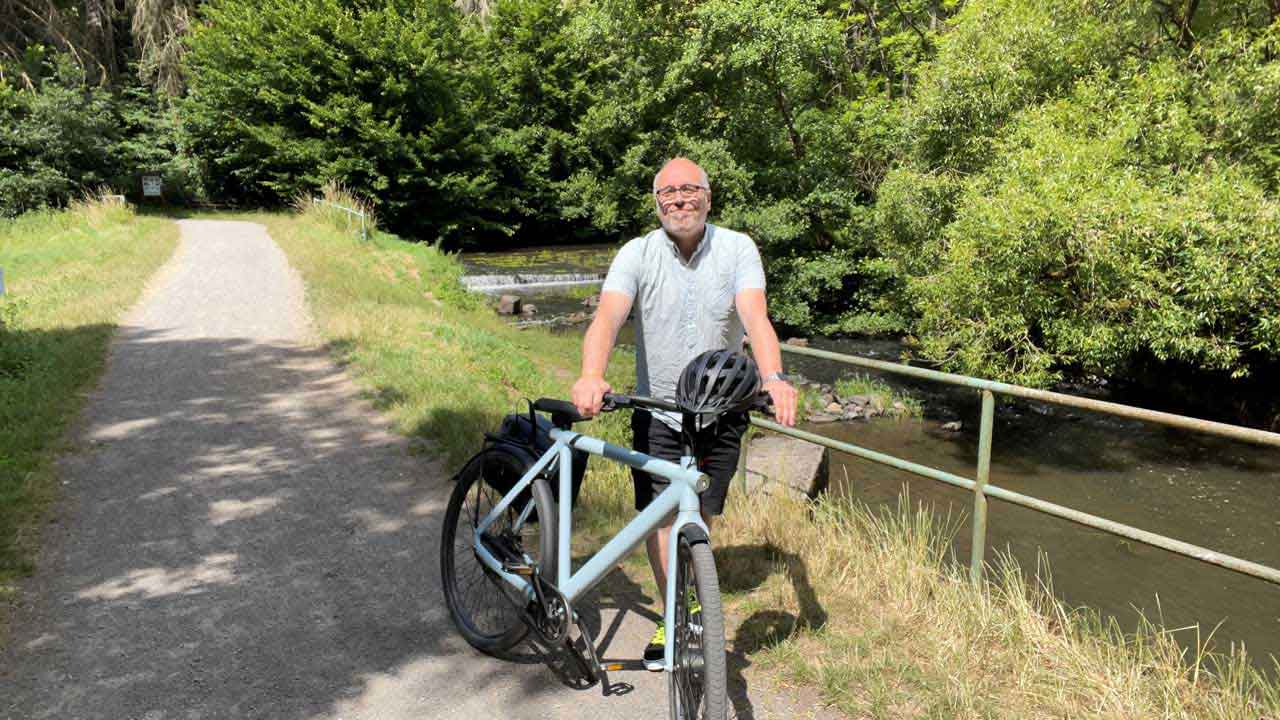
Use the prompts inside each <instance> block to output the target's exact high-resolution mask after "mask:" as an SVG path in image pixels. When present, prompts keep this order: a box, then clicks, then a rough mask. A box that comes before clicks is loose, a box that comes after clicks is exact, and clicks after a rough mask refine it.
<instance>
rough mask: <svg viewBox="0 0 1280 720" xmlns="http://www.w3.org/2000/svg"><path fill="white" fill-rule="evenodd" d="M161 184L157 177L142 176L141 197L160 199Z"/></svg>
mask: <svg viewBox="0 0 1280 720" xmlns="http://www.w3.org/2000/svg"><path fill="white" fill-rule="evenodd" d="M160 191H161V183H160V176H159V175H143V176H142V197H144V198H153V197H154V198H158V197H161V194H160Z"/></svg>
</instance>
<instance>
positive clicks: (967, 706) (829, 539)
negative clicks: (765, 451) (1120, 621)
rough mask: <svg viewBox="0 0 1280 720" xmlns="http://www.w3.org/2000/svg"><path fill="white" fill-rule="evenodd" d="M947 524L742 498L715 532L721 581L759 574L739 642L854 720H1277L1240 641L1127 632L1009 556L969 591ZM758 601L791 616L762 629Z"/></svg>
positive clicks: (907, 512) (1278, 698) (1265, 681)
mask: <svg viewBox="0 0 1280 720" xmlns="http://www.w3.org/2000/svg"><path fill="white" fill-rule="evenodd" d="M954 527H955V526H954V524H952V523H950V522H948V521H947V519H945V518H943V519H941V520H939V518H938V516H937V515H936V514H935V513H934V512H933V510H932V509H930V508H927V507H923V506H919V505H916V506H912V505H911V503H910V501H909V499H908V498H905V497H904V498H903V499H902V500H901V501H900V504H899V506H898V508H897V511H896V512H879V513H877V512H873V511H871V510H869V509H868V508H866V507H865V506H859V505H856V504H853V503H852V502H849V501H845V500H839V499H831V500H828V501H825V502H819V503H808V502H802V501H797V500H793V499H789V498H781V497H766V496H763V495H756V496H752V497H745V498H744V497H738V498H736V499H735V500H734V501H733V502H732V503H731V505H730V507H729V511H728V512H727V514H726V516H725V520H724V522H723V523H722V524H721V525H719V526H718V527H717V530H716V542H717V544H718V547H719V548H720V549H721V550H720V551H719V552H718V555H717V557H720V556H721V555H723V556H724V557H725V559H726V562H722V566H723V567H722V569H721V574H722V576H724V577H729V578H732V577H733V576H734V574H735V573H741V574H743V575H745V576H748V577H750V576H753V575H754V576H760V575H761V574H762V573H763V574H766V575H768V580H766V581H764V582H762V583H761V584H760V586H759V587H757V588H753V589H752V590H751V592H750V595H749V597H742V596H738V597H733V598H731V603H730V606H731V607H736V608H737V609H738V610H737V613H738V615H739V617H738V625H737V627H738V630H737V637H736V638H735V643H737V644H738V645H739V646H740V647H743V648H748V649H750V651H751V654H755V655H757V656H758V659H759V660H760V662H763V663H765V664H767V665H769V666H771V667H774V668H776V669H777V670H779V671H780V672H782V673H783V675H784V676H785V677H786V678H789V679H790V680H792V681H795V682H803V683H811V684H814V685H816V686H817V687H819V688H821V691H822V694H823V698H824V699H825V700H826V701H827V702H828V703H830V704H831V705H833V706H835V707H837V708H839V709H841V710H843V711H844V712H845V713H846V714H848V715H849V716H850V717H859V718H861V717H877V718H918V717H946V718H1135V719H1136V718H1178V719H1181V718H1213V719H1215V720H1216V719H1221V720H1228V719H1229V720H1245V719H1249V720H1261V719H1262V718H1272V719H1274V718H1280V686H1278V685H1277V684H1276V682H1275V680H1274V679H1269V678H1267V677H1266V676H1265V675H1263V674H1262V673H1260V672H1259V671H1258V670H1256V669H1255V668H1254V667H1253V666H1252V665H1251V664H1250V663H1249V662H1248V658H1247V656H1246V655H1245V654H1244V652H1243V651H1242V650H1240V649H1238V648H1235V649H1232V651H1231V652H1229V653H1227V654H1214V653H1210V652H1208V651H1207V650H1205V649H1204V643H1200V644H1199V647H1200V648H1201V649H1200V650H1199V651H1196V652H1187V651H1185V650H1184V649H1183V647H1182V645H1181V644H1179V643H1178V641H1177V639H1176V638H1175V637H1174V633H1175V632H1178V631H1171V630H1166V629H1163V628H1160V627H1158V626H1157V625H1156V624H1154V623H1152V622H1144V623H1143V625H1142V627H1141V628H1140V629H1139V630H1138V632H1137V633H1125V632H1123V631H1122V630H1121V629H1120V627H1119V626H1118V625H1117V624H1116V623H1115V622H1114V621H1109V622H1102V621H1101V620H1100V619H1099V617H1098V615H1097V614H1096V613H1094V612H1091V611H1088V610H1084V609H1071V608H1068V607H1066V606H1064V605H1063V604H1062V603H1060V602H1058V601H1057V600H1055V599H1054V597H1053V594H1052V588H1051V587H1050V586H1049V585H1048V584H1047V581H1044V580H1037V579H1036V578H1035V577H1034V576H1033V577H1028V575H1027V574H1026V573H1024V572H1023V570H1022V569H1021V568H1019V567H1018V565H1017V564H1016V563H1015V562H1013V561H1012V560H1011V559H1009V558H1007V557H1001V558H999V559H998V560H997V562H996V563H995V565H994V567H993V568H992V569H991V573H990V577H989V580H988V582H987V583H985V584H984V585H983V586H981V587H974V586H973V585H972V584H970V582H969V580H968V575H967V572H966V568H964V567H961V566H958V565H956V564H955V563H952V562H949V561H948V556H949V547H950V537H951V535H952V534H953V532H954ZM738 547H751V548H757V549H759V551H758V552H757V553H756V554H754V555H753V554H751V553H742V552H737V551H735V550H734V548H738ZM770 562H772V563H773V564H774V569H773V571H772V572H770V571H769V570H768V569H762V568H760V567H751V565H752V564H753V563H770ZM1038 575H1039V577H1041V578H1047V577H1048V571H1047V569H1045V568H1041V569H1040V572H1039V573H1038ZM730 585H731V586H732V581H730ZM815 602H816V603H817V604H818V605H819V606H820V609H815V608H814V607H806V606H805V605H806V603H807V604H809V605H810V606H812V605H813V604H814V603H815ZM744 608H745V613H744V612H743V609H744ZM754 608H770V609H771V611H772V612H774V613H776V612H778V611H779V610H781V611H783V612H785V613H788V614H789V617H790V621H788V622H782V623H773V624H770V625H767V626H765V630H767V632H765V633H763V634H761V633H760V632H759V628H758V627H757V625H755V624H753V623H752V612H753V609H754ZM815 617H816V618H817V619H818V620H820V622H815V620H814V618H815ZM752 633H755V635H754V636H753V635H752ZM1277 669H1278V670H1280V668H1277Z"/></svg>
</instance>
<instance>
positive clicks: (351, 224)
mask: <svg viewBox="0 0 1280 720" xmlns="http://www.w3.org/2000/svg"><path fill="white" fill-rule="evenodd" d="M317 200H319V201H321V202H316V201H317ZM293 208H294V210H296V211H297V212H298V213H299V214H301V215H303V216H305V217H308V218H313V219H319V220H320V221H321V222H324V223H326V224H328V225H331V226H333V227H335V228H339V229H342V230H346V231H347V232H354V233H357V234H358V233H360V231H361V230H362V229H363V230H364V232H365V233H367V234H368V235H372V234H373V233H374V231H375V230H377V228H378V216H377V213H376V212H374V207H373V203H372V202H371V201H370V200H367V199H365V198H363V197H360V196H359V195H356V194H355V193H354V192H352V191H351V190H348V189H347V188H346V187H345V186H344V185H343V184H342V183H340V182H338V181H336V180H330V181H329V182H326V183H325V184H324V185H323V186H322V187H321V188H320V193H319V195H299V196H298V197H296V198H294V199H293ZM340 208H347V209H349V210H354V211H356V212H359V213H362V214H363V215H364V225H363V227H362V226H361V223H360V220H359V218H357V217H355V216H353V215H352V214H351V213H349V212H346V211H344V210H342V209H340Z"/></svg>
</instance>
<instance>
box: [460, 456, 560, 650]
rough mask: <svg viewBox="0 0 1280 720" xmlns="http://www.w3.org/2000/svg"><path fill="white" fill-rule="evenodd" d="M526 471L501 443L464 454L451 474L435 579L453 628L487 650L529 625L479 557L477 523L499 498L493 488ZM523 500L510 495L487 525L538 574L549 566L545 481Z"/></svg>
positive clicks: (550, 505) (520, 604)
mask: <svg viewBox="0 0 1280 720" xmlns="http://www.w3.org/2000/svg"><path fill="white" fill-rule="evenodd" d="M527 470H528V461H527V460H526V459H525V458H523V457H521V456H519V455H517V454H515V453H512V452H510V451H507V450H504V449H503V448H501V447H496V448H489V449H488V450H485V451H483V452H481V453H479V454H478V455H476V456H475V457H473V458H471V460H470V462H468V463H467V466H466V467H465V468H463V470H462V472H461V473H459V475H458V483H457V485H456V486H455V487H454V488H453V495H452V496H450V498H449V506H448V509H447V510H446V511H445V516H444V536H443V537H442V538H441V542H440V578H441V583H442V584H443V585H444V597H445V604H446V605H448V607H449V614H450V615H451V616H452V617H453V623H454V625H456V626H457V628H458V632H460V633H461V634H462V637H464V638H466V640H467V642H468V643H471V645H472V646H474V647H475V648H476V649H478V650H480V651H482V652H486V653H498V652H501V651H503V650H507V649H509V648H511V647H513V646H514V645H516V644H517V643H519V642H520V641H521V640H523V639H524V637H525V635H526V634H527V633H528V632H529V628H528V627H527V626H526V625H525V623H524V620H523V617H522V610H523V608H524V607H525V605H526V603H527V601H526V599H525V596H524V595H523V594H522V593H521V591H519V590H517V589H516V588H514V587H512V586H511V585H510V584H509V583H507V582H506V581H505V580H503V579H502V578H500V577H499V576H498V575H497V574H496V573H494V572H493V571H492V570H490V569H489V568H488V567H486V566H485V565H484V564H483V563H481V562H480V558H479V557H477V555H476V552H475V538H476V532H477V531H476V527H477V526H478V525H479V524H480V521H481V520H483V519H484V517H485V516H486V515H488V514H489V511H490V510H492V509H493V508H494V507H496V506H497V505H498V503H499V502H500V501H501V500H502V496H503V493H502V492H501V491H499V490H497V489H495V488H501V487H511V486H513V485H514V484H515V481H516V480H519V479H520V477H521V476H523V475H524V473H525V471H527ZM528 496H529V499H528V500H527V501H526V502H519V500H517V502H514V503H512V504H511V506H510V507H508V508H507V509H506V510H505V511H504V512H503V514H502V515H501V516H500V517H499V518H498V519H497V520H496V521H495V522H494V523H493V524H492V525H490V526H489V528H488V530H487V531H486V532H487V534H488V536H489V537H490V538H493V539H494V540H495V542H498V543H501V544H502V545H503V546H504V547H505V548H506V549H507V550H508V551H509V552H511V553H514V554H517V555H519V556H520V557H521V558H522V559H523V560H524V562H526V563H527V564H530V565H537V566H538V568H539V572H540V573H541V574H542V576H543V577H547V578H552V579H554V578H555V576H556V575H555V573H556V551H555V543H556V504H555V498H554V497H553V496H552V494H551V488H550V486H549V485H548V484H547V481H546V480H544V479H542V478H538V479H536V480H534V481H533V484H532V485H530V493H528ZM528 503H533V505H534V510H535V512H534V513H530V514H529V517H528V519H526V521H525V522H524V523H523V524H522V525H521V526H519V527H517V523H518V521H519V517H520V515H521V513H522V511H524V509H525V508H526V507H527V505H528Z"/></svg>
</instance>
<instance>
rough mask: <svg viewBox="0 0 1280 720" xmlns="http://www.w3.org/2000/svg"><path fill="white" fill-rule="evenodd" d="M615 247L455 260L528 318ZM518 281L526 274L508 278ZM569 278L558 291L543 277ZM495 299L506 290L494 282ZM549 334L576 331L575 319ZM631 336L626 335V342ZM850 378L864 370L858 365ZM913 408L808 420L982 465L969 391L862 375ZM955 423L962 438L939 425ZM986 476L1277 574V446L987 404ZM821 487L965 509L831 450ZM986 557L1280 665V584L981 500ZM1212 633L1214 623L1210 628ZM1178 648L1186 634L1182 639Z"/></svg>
mask: <svg viewBox="0 0 1280 720" xmlns="http://www.w3.org/2000/svg"><path fill="white" fill-rule="evenodd" d="M615 249H616V248H615V247H614V246H588V247H583V248H573V249H568V250H566V249H565V248H542V249H540V248H531V249H527V250H519V251H512V252H506V253H494V254H486V253H475V254H470V255H464V256H463V262H464V264H465V265H466V267H467V273H468V275H469V276H473V277H476V276H487V278H486V279H485V284H488V285H490V286H492V285H494V284H496V283H495V281H501V280H504V279H505V280H511V281H513V282H515V284H516V285H519V282H516V281H518V280H521V279H532V280H535V281H541V284H540V285H539V286H538V287H534V288H519V287H517V288H512V289H508V290H505V291H506V292H512V293H514V294H518V295H520V296H521V297H522V298H523V299H524V300H526V301H529V302H533V303H535V304H536V305H537V306H538V311H539V312H538V314H537V315H535V316H533V317H532V318H526V319H525V320H524V322H529V321H530V320H533V321H535V322H537V321H539V319H542V320H545V319H546V318H547V317H549V316H565V315H569V314H571V313H575V312H583V311H587V312H589V308H584V307H583V306H582V298H583V297H585V296H587V295H589V294H591V292H593V291H594V289H595V287H596V286H595V285H592V283H591V278H597V279H598V278H599V277H600V275H601V274H602V273H603V272H604V271H605V269H607V267H608V262H609V259H610V258H611V257H612V253H613V252H614V251H615ZM517 274H521V275H523V278H516V277H513V276H515V275H517ZM549 276H553V277H552V279H551V280H550V282H552V283H555V282H557V280H556V279H554V278H555V277H561V278H566V279H567V280H565V281H564V282H567V283H569V284H565V285H547V284H546V283H547V282H548V280H547V278H548V277H549ZM493 292H503V290H498V289H495V290H493ZM550 327H552V328H553V330H554V331H556V332H581V330H582V327H583V326H582V325H581V324H577V325H559V324H553V325H551V326H550ZM628 338H629V331H628V335H627V336H625V337H623V338H620V342H628ZM811 343H812V346H813V347H818V348H822V349H829V350H834V351H837V352H844V353H848V354H852V355H861V356H864V357H874V358H876V359H882V360H893V359H896V358H897V357H898V356H899V355H900V353H901V350H902V348H901V346H900V345H899V344H898V343H896V342H892V341H886V340H878V339H847V338H838V339H837V338H815V339H812V340H811ZM784 361H785V364H786V365H787V368H788V370H789V371H792V372H798V373H800V374H801V375H803V376H804V377H806V378H809V379H811V380H814V381H818V382H828V383H829V382H833V381H834V380H835V379H836V377H837V376H839V375H841V374H851V373H852V371H853V368H848V367H844V366H839V365H837V364H835V363H831V362H828V361H824V360H817V359H812V358H801V357H797V356H794V355H788V356H786V357H785V358H784ZM859 372H865V371H862V370H859ZM868 374H870V375H872V376H875V377H878V378H879V379H881V380H883V381H885V382H887V383H888V384H890V385H891V386H893V387H894V388H895V389H898V390H901V391H904V392H907V393H909V394H911V395H913V396H914V397H916V398H918V399H920V400H922V401H923V404H924V418H923V419H918V420H895V419H890V418H881V419H876V420H872V421H855V422H852V423H834V424H824V425H813V426H808V427H805V429H808V430H811V431H813V432H817V433H821V434H823V435H827V436H829V437H833V438H836V439H838V440H843V441H846V442H850V443H853V444H856V445H860V446H863V447H866V448H870V449H872V450H878V451H881V452H885V453H891V454H893V455H897V456H899V457H902V458H905V459H907V460H911V461H914V462H918V463H921V464H925V465H930V466H933V467H937V468H940V469H942V470H946V471H949V472H952V473H955V474H958V475H961V476H965V477H973V475H974V472H975V470H974V468H975V465H976V458H977V444H978V442H977V427H978V414H979V400H978V397H977V394H976V392H975V391H972V390H964V389H958V388H951V387H947V386H943V385H940V384H937V383H929V382H925V381H916V380H911V379H907V378H902V377H899V376H896V375H890V374H878V373H875V372H870V373H868ZM956 419H958V420H960V421H961V422H962V423H963V429H962V431H961V432H958V433H956V432H947V431H943V430H942V429H941V426H942V424H943V423H944V422H948V421H952V420H956ZM994 427H995V433H994V435H993V439H994V440H993V446H992V463H991V479H990V482H991V483H992V484H994V485H998V486H1001V487H1004V488H1007V489H1009V490H1014V491H1017V492H1021V493H1025V494H1028V495H1032V496H1035V497H1039V498H1042V499H1045V500H1048V501H1051V502H1055V503H1058V504H1061V505H1065V506H1067V507H1070V508H1074V509H1077V510H1082V511H1084V512H1088V513H1092V514H1095V515H1099V516H1102V517H1105V518H1108V519H1111V520H1116V521H1118V522H1122V523H1126V524H1129V525H1133V526H1136V527H1139V528H1142V529H1145V530H1150V531H1153V532H1156V533H1160V534H1162V535H1167V536H1169V537H1173V538H1175V539H1178V540H1183V541H1186V542H1190V543H1193V544H1196V545H1201V546H1204V547H1208V548H1210V549H1213V550H1217V551H1219V552H1223V553H1227V554H1229V555H1234V556H1237V557H1241V558H1244V559H1246V560H1252V561H1254V562H1258V563H1262V564H1264V565H1269V566H1271V567H1280V510H1277V500H1278V499H1280V492H1278V491H1280V451H1278V450H1272V449H1267V448H1260V447H1256V446H1253V445H1247V444H1243V443H1238V442H1234V441H1227V440H1219V439H1216V438H1212V437H1208V436H1203V435H1197V434H1194V433H1187V432H1182V431H1176V430H1170V429H1167V428H1163V427H1160V426H1156V425H1150V424H1146V423H1140V422H1134V421H1129V420H1123V419H1119V418H1113V417H1110V416H1103V415H1094V414H1091V413H1084V412H1078V411H1074V410H1068V409H1065V408H1057V407H1052V406H1047V405H1040V404H1037V403H1027V402H1021V401H1017V402H1015V401H1012V400H1010V399H1007V398H999V397H997V413H996V419H995V426H994ZM830 468H831V492H836V493H841V494H844V495H847V496H850V497H853V498H856V499H858V500H860V501H862V502H864V503H866V504H867V505H869V506H871V507H873V508H877V507H884V506H893V505H895V504H896V503H897V501H898V497H899V496H900V494H901V493H902V491H903V490H904V489H907V490H908V491H909V493H910V497H911V499H912V501H913V502H924V503H928V504H930V505H932V506H933V507H934V508H935V510H936V511H937V512H938V513H939V514H941V515H944V516H945V515H948V514H949V515H950V517H952V518H957V517H961V516H963V517H965V518H967V517H968V516H969V514H970V513H971V510H972V503H973V500H972V494H971V493H969V492H967V491H964V490H960V489H959V488H953V487H951V486H949V485H944V484H942V483H940V482H936V481H933V480H928V479H924V478H917V477H914V476H912V475H909V474H907V473H904V472H902V471H899V470H894V469H892V468H888V467H884V466H881V465H877V464H873V463H870V462H868V461H865V460H861V459H858V458H853V457H850V456H846V455H843V454H840V453H836V454H834V455H833V457H832V462H831V464H830ZM970 533H971V529H970V527H969V524H968V522H967V519H966V521H965V522H963V523H961V524H960V525H959V526H958V532H957V534H956V536H955V540H954V542H953V547H954V550H955V555H956V558H957V559H958V562H964V563H967V561H968V557H969V547H970V537H971V536H970ZM987 547H988V554H987V560H988V561H989V562H990V561H992V560H993V559H994V551H1000V552H1007V553H1009V554H1010V555H1012V557H1013V558H1015V559H1016V560H1017V561H1018V562H1019V563H1020V564H1021V565H1022V567H1023V568H1024V569H1026V570H1027V571H1028V573H1034V571H1035V568H1036V567H1037V564H1038V562H1040V561H1041V559H1042V558H1043V559H1045V560H1047V563H1048V565H1049V567H1050V569H1051V572H1052V578H1053V589H1054V593H1055V594H1056V595H1057V596H1058V597H1059V598H1061V599H1063V600H1064V601H1065V602H1067V603H1068V604H1071V605H1077V606H1087V607H1091V608H1094V609H1096V610H1098V611H1099V612H1100V613H1102V614H1103V615H1104V616H1106V617H1111V618H1115V619H1116V620H1117V621H1118V622H1119V623H1120V625H1121V626H1122V627H1124V628H1125V629H1126V630H1132V629H1134V628H1135V627H1136V626H1137V624H1138V613H1140V612H1141V613H1145V615H1146V616H1147V617H1148V618H1150V619H1152V620H1155V621H1157V622H1160V623H1161V624H1162V625H1164V626H1165V627H1167V628H1185V627H1191V626H1195V625H1198V626H1199V628H1200V637H1201V638H1204V637H1207V636H1208V635H1209V634H1210V633H1211V632H1212V634H1213V639H1214V642H1215V643H1216V646H1217V647H1218V648H1219V649H1223V648H1225V647H1227V646H1228V645H1230V644H1237V645H1238V644H1240V643H1245V644H1246V646H1247V648H1248V650H1249V652H1250V655H1251V656H1253V659H1254V663H1255V665H1256V666H1258V667H1260V668H1262V669H1265V670H1269V671H1274V670H1275V668H1276V666H1275V665H1274V664H1273V662H1272V660H1271V659H1269V657H1268V656H1274V657H1275V658H1280V586H1276V585H1272V584H1270V583H1267V582H1265V581H1262V580H1256V579H1254V578H1251V577H1248V576H1245V575H1241V574H1238V573H1235V572H1232V571H1230V570H1225V569H1221V568H1218V567H1216V566H1212V565H1208V564H1205V563H1201V562H1199V561H1196V560H1191V559H1189V558H1183V557H1181V556H1178V555H1174V554H1172V553H1168V552H1166V551H1164V550H1160V549H1157V548H1152V547H1149V546H1146V545H1143V544H1141V543H1137V542H1131V541H1128V540H1125V539H1123V538H1120V537H1117V536H1114V535H1110V534H1108V533H1103V532H1100V531H1096V530H1092V529H1089V528H1085V527H1082V526H1080V525H1076V524H1074V523H1070V522H1067V521H1065V520H1058V519H1056V518H1053V517H1050V516H1047V515H1043V514H1040V513H1037V512H1035V511H1032V510H1027V509H1024V508H1021V507H1018V506H1014V505H1010V504H1007V503H1003V502H1001V501H999V500H992V501H991V502H990V509H989V518H988V535H987ZM1215 628H1216V629H1215ZM1178 637H1179V639H1180V640H1181V641H1182V642H1183V644H1184V645H1187V646H1190V645H1192V644H1193V643H1194V642H1195V641H1196V634H1195V631H1194V630H1183V631H1180V632H1179V633H1178Z"/></svg>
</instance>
